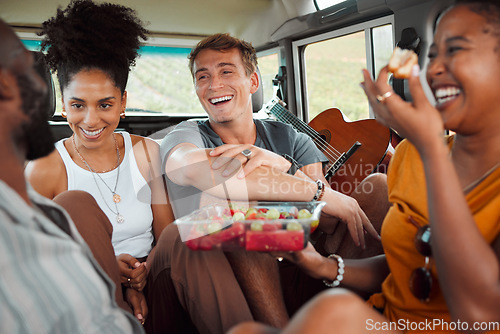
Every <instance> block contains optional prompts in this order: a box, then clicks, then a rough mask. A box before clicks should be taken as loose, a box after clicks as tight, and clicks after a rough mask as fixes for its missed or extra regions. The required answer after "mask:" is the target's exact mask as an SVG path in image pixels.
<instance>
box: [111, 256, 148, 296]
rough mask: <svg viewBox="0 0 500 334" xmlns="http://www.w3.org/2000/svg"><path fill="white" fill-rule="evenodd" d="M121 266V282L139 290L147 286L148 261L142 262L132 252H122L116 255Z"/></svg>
mask: <svg viewBox="0 0 500 334" xmlns="http://www.w3.org/2000/svg"><path fill="white" fill-rule="evenodd" d="M116 260H117V261H118V267H119V268H120V282H121V283H122V284H123V285H124V286H126V287H130V288H133V289H135V290H137V291H142V290H143V289H144V287H145V286H146V277H147V270H146V263H140V262H139V261H137V259H136V258H135V257H133V256H132V255H130V254H120V255H118V256H117V257H116Z"/></svg>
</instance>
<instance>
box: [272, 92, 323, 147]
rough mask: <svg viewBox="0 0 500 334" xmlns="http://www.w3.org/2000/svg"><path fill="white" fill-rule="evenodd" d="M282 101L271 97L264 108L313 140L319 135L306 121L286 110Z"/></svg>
mask: <svg viewBox="0 0 500 334" xmlns="http://www.w3.org/2000/svg"><path fill="white" fill-rule="evenodd" d="M282 103H283V102H282V101H281V100H279V99H277V98H273V99H272V100H271V102H269V103H268V105H267V106H266V109H267V110H268V111H269V113H271V114H272V115H273V116H274V117H276V119H277V120H279V121H281V122H283V123H286V124H290V125H291V126H293V127H294V128H295V129H296V130H297V131H299V132H303V133H305V134H307V135H308V136H310V137H311V138H312V139H313V140H315V138H317V137H319V133H318V132H317V131H316V130H314V129H313V128H311V127H310V126H309V125H308V124H307V123H306V122H304V121H303V120H301V119H299V118H298V117H297V116H295V115H294V114H292V113H291V112H290V111H288V110H287V109H286V108H285V107H284V106H283V105H282Z"/></svg>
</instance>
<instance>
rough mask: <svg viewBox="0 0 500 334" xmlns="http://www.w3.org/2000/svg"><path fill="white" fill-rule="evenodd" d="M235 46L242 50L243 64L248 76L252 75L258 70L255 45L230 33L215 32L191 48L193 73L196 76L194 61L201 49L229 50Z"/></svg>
mask: <svg viewBox="0 0 500 334" xmlns="http://www.w3.org/2000/svg"><path fill="white" fill-rule="evenodd" d="M235 48H236V49H238V50H240V53H241V59H242V60H243V65H244V66H245V72H246V74H247V75H248V76H250V75H251V74H252V73H253V72H255V71H256V70H257V53H256V52H255V49H254V47H253V46H252V44H251V43H248V42H245V41H243V40H241V39H238V38H235V37H232V36H231V35H229V34H215V35H212V36H208V37H206V38H205V39H203V40H201V41H200V42H199V43H198V44H197V45H196V47H194V48H193V49H192V50H191V53H190V54H189V56H188V59H189V70H190V71H191V75H192V76H193V78H194V72H193V67H194V61H195V59H196V56H198V54H199V53H200V52H201V51H203V50H205V49H210V50H216V51H227V50H230V49H235Z"/></svg>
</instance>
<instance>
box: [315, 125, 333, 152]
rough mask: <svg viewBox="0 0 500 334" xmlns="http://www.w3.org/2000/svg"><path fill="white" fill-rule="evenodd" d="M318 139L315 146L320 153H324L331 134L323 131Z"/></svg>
mask: <svg viewBox="0 0 500 334" xmlns="http://www.w3.org/2000/svg"><path fill="white" fill-rule="evenodd" d="M319 137H320V138H321V139H320V140H318V143H317V144H316V145H317V146H318V148H319V149H320V150H321V151H324V150H325V149H326V147H327V146H328V145H329V144H330V140H331V139H332V134H331V133H330V131H329V130H326V129H325V130H321V131H320V132H319Z"/></svg>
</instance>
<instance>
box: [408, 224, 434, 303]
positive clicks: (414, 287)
mask: <svg viewBox="0 0 500 334" xmlns="http://www.w3.org/2000/svg"><path fill="white" fill-rule="evenodd" d="M408 221H409V222H410V223H412V224H413V225H414V226H416V227H417V228H418V230H417V234H416V235H415V239H414V243H415V248H416V249H417V251H418V252H419V253H420V254H421V255H423V256H424V257H425V264H424V266H423V267H419V268H417V269H415V270H414V271H413V272H412V274H411V276H410V291H411V292H412V293H413V295H414V296H415V297H416V298H418V299H419V300H420V301H421V302H422V303H426V302H428V301H429V300H430V298H429V296H430V294H431V290H432V275H431V272H430V268H432V264H431V256H432V249H431V227H430V226H429V224H426V225H424V226H420V225H419V224H418V223H417V222H416V221H415V219H414V218H413V217H412V216H409V217H408Z"/></svg>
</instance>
